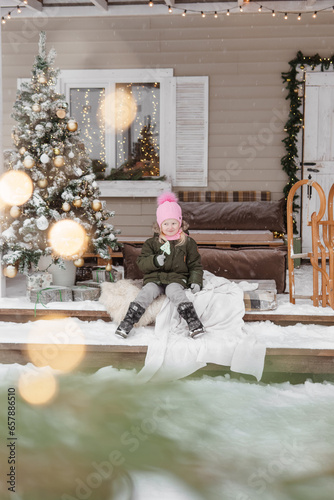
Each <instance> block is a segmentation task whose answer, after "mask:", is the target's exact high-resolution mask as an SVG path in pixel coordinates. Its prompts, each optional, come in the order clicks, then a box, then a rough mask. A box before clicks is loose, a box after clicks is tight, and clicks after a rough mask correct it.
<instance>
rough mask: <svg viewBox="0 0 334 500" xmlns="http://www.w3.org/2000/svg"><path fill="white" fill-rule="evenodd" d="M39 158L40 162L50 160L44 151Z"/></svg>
mask: <svg viewBox="0 0 334 500" xmlns="http://www.w3.org/2000/svg"><path fill="white" fill-rule="evenodd" d="M40 160H41V162H42V163H48V162H49V161H50V157H49V156H48V155H47V154H46V153H43V154H42V156H41V157H40Z"/></svg>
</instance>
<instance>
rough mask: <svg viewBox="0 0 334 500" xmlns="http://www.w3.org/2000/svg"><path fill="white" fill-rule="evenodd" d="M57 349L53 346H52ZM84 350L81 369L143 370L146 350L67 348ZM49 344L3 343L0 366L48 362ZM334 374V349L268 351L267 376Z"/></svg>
mask: <svg viewBox="0 0 334 500" xmlns="http://www.w3.org/2000/svg"><path fill="white" fill-rule="evenodd" d="M53 347H54V346H53ZM83 348H84V350H85V356H84V358H83V360H82V361H81V364H80V365H79V367H78V369H80V370H86V369H90V370H97V369H99V368H103V367H105V366H114V367H115V368H127V369H133V368H134V369H140V368H142V367H143V366H144V363H145V357H146V354H147V346H126V345H87V346H81V345H75V344H71V345H66V346H62V352H63V351H66V352H67V354H68V355H71V354H72V353H75V352H76V351H82V349H83ZM48 352H50V351H49V350H48V346H47V345H46V344H29V345H28V346H27V345H26V344H18V343H0V363H3V364H10V363H18V364H22V365H24V364H27V363H29V362H31V360H32V359H39V360H42V364H43V363H44V365H46V364H49V363H48V362H46V360H47V353H48ZM200 371H205V372H210V371H211V372H215V373H217V372H219V373H224V372H227V371H229V367H227V366H221V365H217V364H213V363H208V364H207V366H206V367H204V368H202V369H201V370H200ZM273 372H274V373H298V374H309V373H312V374H334V349H296V348H267V352H266V357H265V365H264V373H273Z"/></svg>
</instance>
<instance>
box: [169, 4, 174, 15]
mask: <svg viewBox="0 0 334 500" xmlns="http://www.w3.org/2000/svg"><path fill="white" fill-rule="evenodd" d="M168 12H169V13H170V14H171V13H172V12H173V9H172V7H171V6H170V5H168Z"/></svg>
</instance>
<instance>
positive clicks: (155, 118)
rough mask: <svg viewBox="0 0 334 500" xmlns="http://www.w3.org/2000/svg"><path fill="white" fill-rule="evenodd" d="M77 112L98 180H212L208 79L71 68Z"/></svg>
mask: <svg viewBox="0 0 334 500" xmlns="http://www.w3.org/2000/svg"><path fill="white" fill-rule="evenodd" d="M59 91H60V92H61V93H64V94H65V96H66V100H67V101H68V103H69V106H70V112H71V115H73V117H74V118H75V119H76V120H77V122H78V124H79V127H80V129H81V134H82V138H83V139H84V141H85V145H86V147H87V149H88V151H89V154H90V157H91V158H92V160H94V168H95V173H96V174H97V177H98V178H100V179H101V178H104V179H108V177H109V176H110V175H112V176H113V177H112V178H113V179H119V180H123V179H126V178H127V179H129V178H130V179H138V178H145V177H148V178H151V179H152V178H153V179H159V178H160V177H162V176H165V177H166V178H167V179H168V180H169V181H170V182H171V183H172V184H173V185H174V186H180V187H182V186H185V187H192V186H206V185H207V163H208V158H207V156H208V77H173V70H172V69H140V70H73V71H72V70H64V71H61V72H60V75H59Z"/></svg>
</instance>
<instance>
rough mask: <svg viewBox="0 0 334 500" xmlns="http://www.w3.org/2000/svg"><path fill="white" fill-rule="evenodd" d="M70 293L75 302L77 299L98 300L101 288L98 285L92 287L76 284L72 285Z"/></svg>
mask: <svg viewBox="0 0 334 500" xmlns="http://www.w3.org/2000/svg"><path fill="white" fill-rule="evenodd" d="M95 284H96V283H95ZM72 293H73V300H74V301H75V302H77V301H79V300H98V298H99V297H100V294H101V288H100V286H98V287H97V286H95V287H92V286H85V285H82V284H80V285H78V286H72Z"/></svg>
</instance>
